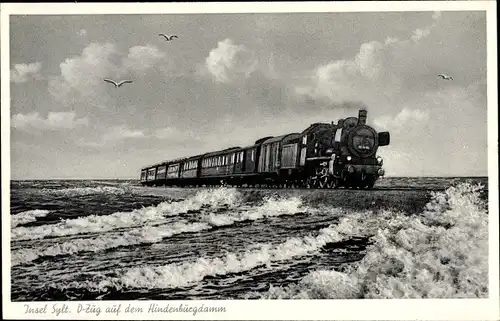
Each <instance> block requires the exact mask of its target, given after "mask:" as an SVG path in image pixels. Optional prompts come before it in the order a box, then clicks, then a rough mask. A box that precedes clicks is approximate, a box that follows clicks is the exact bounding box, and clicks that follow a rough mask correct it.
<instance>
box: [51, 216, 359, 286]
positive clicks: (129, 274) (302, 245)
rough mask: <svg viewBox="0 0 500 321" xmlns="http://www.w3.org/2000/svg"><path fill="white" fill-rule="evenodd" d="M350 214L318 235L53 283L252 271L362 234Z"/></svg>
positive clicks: (144, 282) (163, 281) (154, 281)
mask: <svg viewBox="0 0 500 321" xmlns="http://www.w3.org/2000/svg"><path fill="white" fill-rule="evenodd" d="M361 233H362V231H361V230H360V229H358V227H357V225H356V224H355V222H354V221H353V220H351V219H350V218H344V219H342V220H341V221H340V223H339V224H338V225H331V226H330V227H328V228H324V229H321V230H320V231H319V234H318V235H316V236H313V235H308V236H305V237H301V238H298V237H293V238H288V239H287V240H286V241H285V242H283V243H280V244H277V245H272V244H257V245H252V246H250V247H248V248H247V249H246V250H245V251H242V252H240V253H227V254H226V255H225V256H222V257H203V258H199V259H197V260H195V261H192V262H185V263H181V264H168V265H164V266H144V267H138V268H129V269H126V270H124V271H121V272H120V271H117V272H116V273H117V274H118V275H119V276H118V277H104V278H103V279H101V280H89V281H72V282H67V283H64V284H61V283H60V284H52V286H54V287H56V288H59V289H61V290H63V289H68V288H86V289H87V290H90V291H101V292H102V291H106V290H107V289H109V288H114V289H117V290H121V289H128V288H148V289H151V288H177V287H184V286H190V285H193V284H196V283H197V282H200V281H201V280H203V279H204V278H205V277H207V276H217V275H226V274H229V273H238V272H244V271H249V270H251V269H254V268H256V267H259V266H262V265H269V264H271V263H273V262H284V261H287V260H292V259H294V258H298V257H304V256H308V255H312V254H315V253H317V252H318V251H319V250H320V249H321V248H322V247H323V246H325V245H326V244H328V243H332V242H339V241H341V240H343V239H345V238H346V237H348V236H350V235H352V234H361Z"/></svg>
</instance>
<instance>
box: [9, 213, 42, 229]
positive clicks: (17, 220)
mask: <svg viewBox="0 0 500 321" xmlns="http://www.w3.org/2000/svg"><path fill="white" fill-rule="evenodd" d="M49 213H50V211H48V210H30V211H24V212H21V213H17V214H14V215H11V216H10V227H11V228H12V227H16V226H18V225H22V224H26V223H31V222H35V221H36V218H37V217H45V216H47V214H49Z"/></svg>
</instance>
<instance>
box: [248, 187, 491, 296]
mask: <svg viewBox="0 0 500 321" xmlns="http://www.w3.org/2000/svg"><path fill="white" fill-rule="evenodd" d="M482 188H483V187H482V186H481V185H471V184H460V185H458V186H454V187H450V188H448V189H447V190H446V191H445V192H443V193H433V195H432V199H431V201H430V202H429V203H428V204H427V206H426V209H425V211H424V213H422V215H421V216H419V217H415V216H405V215H403V214H401V213H399V214H397V215H394V217H389V216H386V217H385V219H387V220H384V217H382V220H379V221H378V222H377V224H375V225H373V226H372V228H374V232H375V235H374V236H373V238H372V240H373V244H372V245H371V246H369V247H368V250H367V254H366V256H365V257H364V258H363V259H362V260H361V261H360V262H358V263H357V264H354V265H352V266H349V267H347V268H346V270H345V271H342V272H341V271H335V270H325V269H320V270H317V271H314V272H311V273H310V274H309V275H307V276H306V277H304V278H303V279H302V280H301V281H300V282H299V283H297V284H292V285H290V286H286V287H273V286H271V287H270V289H269V291H268V292H266V293H263V294H257V296H258V297H260V298H263V299H349V298H358V299H360V298H373V299H389V298H485V297H488V211H487V207H486V203H485V202H484V201H483V200H481V197H480V192H481V190H482ZM394 214H396V213H394ZM363 222H364V221H363V220H361V221H360V223H361V224H364V223H363ZM373 222H374V221H373V220H372V221H371V223H373ZM252 295H255V294H249V296H250V297H251V296H252Z"/></svg>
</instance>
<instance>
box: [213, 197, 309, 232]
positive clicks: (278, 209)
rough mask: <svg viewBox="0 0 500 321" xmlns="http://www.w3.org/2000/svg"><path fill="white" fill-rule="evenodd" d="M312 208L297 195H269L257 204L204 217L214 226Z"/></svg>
mask: <svg viewBox="0 0 500 321" xmlns="http://www.w3.org/2000/svg"><path fill="white" fill-rule="evenodd" d="M312 211H313V209H311V208H309V207H306V206H304V205H303V204H302V201H301V200H300V198H298V197H290V198H275V197H269V198H267V199H265V201H264V203H263V204H262V205H259V206H254V207H246V208H244V210H240V211H238V212H236V213H231V214H214V213H210V214H208V215H207V216H206V217H205V219H206V220H207V221H208V222H209V223H210V224H212V225H215V226H226V225H231V224H234V223H235V222H242V221H255V220H258V219H262V218H266V217H275V216H281V215H294V214H297V213H303V212H312Z"/></svg>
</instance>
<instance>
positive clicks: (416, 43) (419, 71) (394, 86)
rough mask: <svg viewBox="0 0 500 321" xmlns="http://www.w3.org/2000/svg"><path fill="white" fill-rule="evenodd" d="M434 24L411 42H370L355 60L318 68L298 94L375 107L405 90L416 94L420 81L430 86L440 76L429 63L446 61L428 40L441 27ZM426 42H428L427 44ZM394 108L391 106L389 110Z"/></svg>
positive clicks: (419, 30)
mask: <svg viewBox="0 0 500 321" xmlns="http://www.w3.org/2000/svg"><path fill="white" fill-rule="evenodd" d="M437 20H439V17H437V16H436V18H435V19H434V22H433V23H432V24H430V25H428V26H426V27H423V28H416V29H415V30H413V32H412V35H411V36H410V37H409V38H407V39H402V40H401V39H398V38H395V37H390V36H389V37H387V38H386V40H385V41H383V42H381V41H368V42H365V43H363V44H361V46H360V48H359V51H358V52H357V53H356V55H355V56H354V57H352V58H351V59H339V60H333V61H331V62H329V63H327V64H325V65H321V66H318V67H317V68H316V69H315V70H314V71H313V72H312V74H311V75H310V76H309V77H308V78H306V80H305V81H303V82H302V83H299V84H298V85H297V86H296V91H297V93H298V94H302V95H308V96H310V97H312V98H313V99H320V98H324V97H326V98H329V99H330V100H331V101H345V100H348V101H350V100H360V101H363V102H364V103H365V104H366V105H368V106H371V105H373V104H374V102H375V103H376V104H380V105H381V106H380V107H382V108H385V107H383V106H384V105H385V106H387V105H388V104H391V103H395V102H396V101H397V98H398V96H399V97H400V96H402V95H403V94H405V93H404V92H402V91H404V90H409V89H410V90H411V89H413V90H415V87H414V83H415V82H416V81H418V80H420V79H422V80H424V79H425V81H426V82H429V76H430V75H435V74H437V73H439V72H437V70H435V71H432V73H431V68H434V67H437V66H435V65H434V63H433V62H430V61H429V53H430V52H432V53H433V54H435V55H436V56H435V57H434V58H433V59H434V61H440V60H441V58H444V59H446V55H447V53H443V52H439V49H435V48H439V46H438V45H437V44H434V43H432V40H428V39H429V37H430V36H431V35H432V32H433V30H434V28H435V27H437ZM424 40H426V41H427V42H423V41H424ZM389 107H390V106H389Z"/></svg>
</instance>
